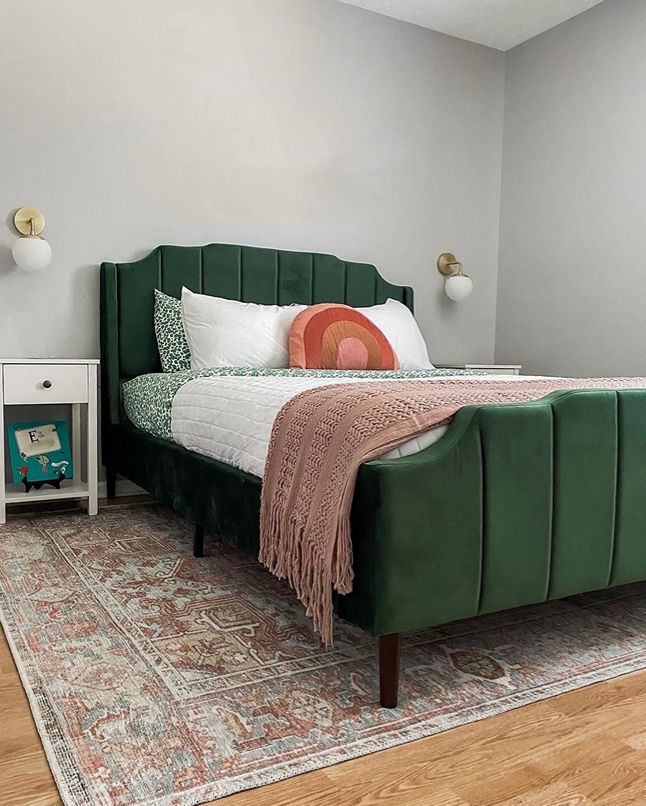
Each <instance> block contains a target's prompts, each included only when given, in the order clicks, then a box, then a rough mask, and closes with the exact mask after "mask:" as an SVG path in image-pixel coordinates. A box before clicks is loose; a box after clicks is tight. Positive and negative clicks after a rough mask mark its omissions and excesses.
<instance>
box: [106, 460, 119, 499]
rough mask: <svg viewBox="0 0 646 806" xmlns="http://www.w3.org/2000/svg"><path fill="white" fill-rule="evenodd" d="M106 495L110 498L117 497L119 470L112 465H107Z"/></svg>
mask: <svg viewBox="0 0 646 806" xmlns="http://www.w3.org/2000/svg"><path fill="white" fill-rule="evenodd" d="M105 486H106V488H107V489H106V495H107V496H108V498H109V499H110V500H113V499H115V498H116V497H117V471H116V470H115V469H114V468H113V467H111V466H110V465H106V467H105Z"/></svg>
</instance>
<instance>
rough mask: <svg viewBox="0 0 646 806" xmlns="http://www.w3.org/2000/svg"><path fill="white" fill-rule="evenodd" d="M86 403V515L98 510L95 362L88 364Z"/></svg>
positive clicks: (94, 513) (93, 513)
mask: <svg viewBox="0 0 646 806" xmlns="http://www.w3.org/2000/svg"><path fill="white" fill-rule="evenodd" d="M88 380H89V383H88V391H89V396H88V405H87V487H88V493H89V497H88V500H87V511H88V515H96V514H97V512H98V511H99V499H98V477H97V474H98V469H99V468H98V456H97V424H96V364H90V366H88Z"/></svg>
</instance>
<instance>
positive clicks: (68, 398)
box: [0, 358, 99, 523]
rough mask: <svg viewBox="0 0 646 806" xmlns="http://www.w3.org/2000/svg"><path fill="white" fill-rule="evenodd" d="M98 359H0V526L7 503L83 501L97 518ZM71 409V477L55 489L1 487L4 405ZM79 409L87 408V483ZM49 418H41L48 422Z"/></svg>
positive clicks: (2, 481)
mask: <svg viewBox="0 0 646 806" xmlns="http://www.w3.org/2000/svg"><path fill="white" fill-rule="evenodd" d="M98 364H99V362H98V361H97V360H96V359H93V358H89V359H75V358H70V359H66V358H0V523H5V522H6V507H7V505H8V504H25V503H30V502H32V501H57V500H61V499H64V498H84V499H87V509H88V514H89V515H96V513H97V507H98V496H97V471H98V459H97V402H96V401H97V366H98ZM52 403H57V404H58V403H69V404H71V405H72V462H73V466H74V478H72V479H66V480H64V481H63V483H62V485H61V488H60V490H56V489H54V488H53V487H41V488H40V489H39V490H36V489H32V490H30V491H29V492H28V493H26V492H25V490H24V488H23V487H22V486H19V485H17V484H11V483H9V484H7V483H6V482H5V444H6V439H7V433H6V430H5V422H4V419H5V418H4V414H5V411H4V407H5V406H25V405H29V406H32V405H40V404H43V405H47V404H52ZM81 406H86V408H87V431H86V434H85V449H86V451H87V478H86V480H84V481H83V480H82V479H81V440H82V437H81ZM46 416H47V415H45V417H46Z"/></svg>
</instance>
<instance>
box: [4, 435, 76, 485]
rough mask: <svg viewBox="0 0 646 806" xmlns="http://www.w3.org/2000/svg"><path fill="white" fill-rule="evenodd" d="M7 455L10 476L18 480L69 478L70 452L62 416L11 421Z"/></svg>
mask: <svg viewBox="0 0 646 806" xmlns="http://www.w3.org/2000/svg"><path fill="white" fill-rule="evenodd" d="M7 433H8V437H9V458H10V462H11V477H12V479H13V481H14V482H16V483H18V482H21V481H24V480H25V479H27V481H29V482H42V481H49V482H51V481H57V480H59V479H71V478H72V476H73V472H74V468H73V467H72V452H71V450H70V437H69V430H68V428H67V423H66V422H65V421H64V420H55V421H51V420H50V421H49V422H36V423H10V424H8V425H7Z"/></svg>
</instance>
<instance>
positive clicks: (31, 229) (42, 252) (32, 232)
mask: <svg viewBox="0 0 646 806" xmlns="http://www.w3.org/2000/svg"><path fill="white" fill-rule="evenodd" d="M13 225H14V227H15V228H16V231H17V232H18V233H19V234H20V236H21V237H20V238H18V240H17V241H16V243H15V244H14V245H13V249H12V250H11V254H12V255H13V259H14V261H15V263H16V266H20V268H21V269H25V270H26V271H37V270H38V269H44V268H45V266H47V265H49V263H50V262H51V259H52V248H51V246H50V245H49V244H48V243H47V241H46V240H45V239H44V238H41V237H40V234H41V232H42V231H43V230H44V229H45V217H44V216H43V214H42V213H41V212H40V210H36V209H35V208H33V207H21V208H20V210H18V212H17V213H16V214H15V215H14V217H13Z"/></svg>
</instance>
